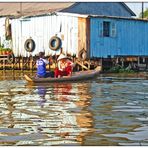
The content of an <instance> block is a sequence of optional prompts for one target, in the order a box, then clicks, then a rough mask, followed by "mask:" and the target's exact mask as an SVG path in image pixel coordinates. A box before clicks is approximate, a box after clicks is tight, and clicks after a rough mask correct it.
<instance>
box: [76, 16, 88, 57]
mask: <svg viewBox="0 0 148 148" xmlns="http://www.w3.org/2000/svg"><path fill="white" fill-rule="evenodd" d="M89 44H90V19H88V18H78V52H80V51H81V50H83V49H84V50H85V51H87V56H88V57H89V48H90V47H89V46H90V45H89Z"/></svg>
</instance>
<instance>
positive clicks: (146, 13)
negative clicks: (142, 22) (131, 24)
mask: <svg viewBox="0 0 148 148" xmlns="http://www.w3.org/2000/svg"><path fill="white" fill-rule="evenodd" d="M139 18H142V12H141V13H140V14H139ZM143 18H148V8H146V10H145V11H144V12H143Z"/></svg>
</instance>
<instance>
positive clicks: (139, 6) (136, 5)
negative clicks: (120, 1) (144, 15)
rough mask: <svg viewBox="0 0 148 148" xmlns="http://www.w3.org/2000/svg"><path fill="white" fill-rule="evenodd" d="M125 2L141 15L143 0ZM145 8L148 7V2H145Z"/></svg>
mask: <svg viewBox="0 0 148 148" xmlns="http://www.w3.org/2000/svg"><path fill="white" fill-rule="evenodd" d="M125 4H126V5H127V6H128V7H129V8H130V9H131V10H132V11H133V12H134V13H135V14H136V15H137V16H139V14H140V12H142V3H141V2H136V3H134V2H130V3H129V2H125ZM143 4H144V5H143V6H144V10H146V8H148V2H144V3H143Z"/></svg>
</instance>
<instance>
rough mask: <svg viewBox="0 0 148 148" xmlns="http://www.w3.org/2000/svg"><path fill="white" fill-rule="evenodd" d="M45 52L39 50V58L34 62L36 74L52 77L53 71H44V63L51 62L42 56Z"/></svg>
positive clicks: (42, 76) (41, 76)
mask: <svg viewBox="0 0 148 148" xmlns="http://www.w3.org/2000/svg"><path fill="white" fill-rule="evenodd" d="M44 56H45V53H44V52H39V59H38V60H37V62H36V65H37V74H36V76H37V77H39V78H47V77H54V72H53V71H50V72H47V71H46V65H47V64H51V62H49V61H48V60H46V59H45V58H44Z"/></svg>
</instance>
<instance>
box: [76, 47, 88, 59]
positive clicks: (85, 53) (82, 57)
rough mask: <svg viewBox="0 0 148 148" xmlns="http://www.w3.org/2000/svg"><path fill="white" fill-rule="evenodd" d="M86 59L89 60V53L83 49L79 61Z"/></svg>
mask: <svg viewBox="0 0 148 148" xmlns="http://www.w3.org/2000/svg"><path fill="white" fill-rule="evenodd" d="M86 58H87V52H86V50H84V49H82V50H81V51H80V52H79V54H78V59H79V60H80V61H85V60H86Z"/></svg>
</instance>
